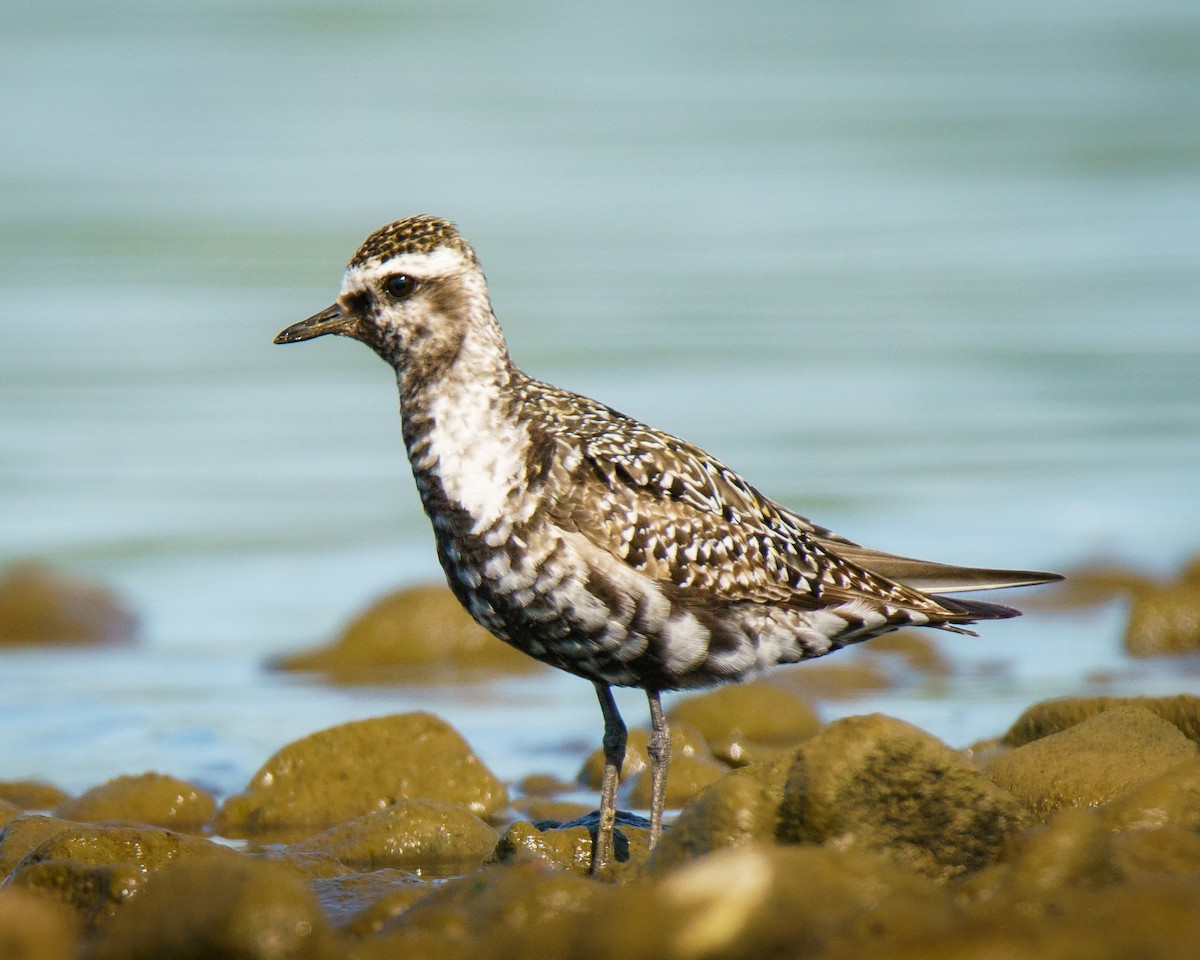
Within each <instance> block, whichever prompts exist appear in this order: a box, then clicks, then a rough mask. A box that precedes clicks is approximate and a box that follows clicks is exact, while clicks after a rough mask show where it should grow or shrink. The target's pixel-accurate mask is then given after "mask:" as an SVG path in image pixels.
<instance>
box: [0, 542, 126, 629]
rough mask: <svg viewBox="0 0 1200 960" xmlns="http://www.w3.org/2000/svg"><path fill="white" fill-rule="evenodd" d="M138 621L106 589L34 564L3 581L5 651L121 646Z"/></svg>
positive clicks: (0, 608) (0, 612)
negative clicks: (33, 647)
mask: <svg viewBox="0 0 1200 960" xmlns="http://www.w3.org/2000/svg"><path fill="white" fill-rule="evenodd" d="M136 626H137V620H136V618H135V617H134V616H133V614H132V613H130V612H129V611H128V610H127V609H125V607H124V606H123V605H122V604H121V602H120V601H119V600H118V599H117V598H116V597H115V596H114V595H113V594H112V593H110V592H109V591H108V590H107V589H105V588H104V587H101V586H98V585H96V584H91V583H86V582H84V581H83V580H79V579H76V578H74V577H68V576H66V575H64V574H61V573H56V572H55V571H53V570H50V569H49V568H48V567H45V566H43V565H42V564H40V563H36V562H33V561H26V562H23V563H17V564H13V565H12V566H10V567H9V568H8V569H7V570H6V571H5V573H4V576H3V577H0V646H6V645H41V644H47V645H49V644H90V643H121V642H124V641H127V640H130V639H132V638H133V635H134V631H135V629H136Z"/></svg>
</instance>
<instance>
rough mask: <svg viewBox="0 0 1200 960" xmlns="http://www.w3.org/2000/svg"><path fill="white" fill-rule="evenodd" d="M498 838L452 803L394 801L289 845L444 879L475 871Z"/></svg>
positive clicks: (372, 866)
mask: <svg viewBox="0 0 1200 960" xmlns="http://www.w3.org/2000/svg"><path fill="white" fill-rule="evenodd" d="M498 839H499V834H497V833H496V831H495V830H494V829H492V828H491V827H489V826H488V825H487V824H486V823H484V822H483V821H482V820H480V819H479V818H478V817H476V816H475V815H473V814H471V813H468V812H467V811H466V810H464V809H463V808H462V807H458V806H455V805H454V804H452V803H447V802H446V801H444V800H398V801H397V802H396V803H395V804H393V805H392V806H390V807H385V808H384V809H383V810H376V811H375V812H374V813H369V814H367V815H366V816H362V817H358V818H356V819H354V820H350V821H347V822H346V823H340V824H338V825H337V826H334V827H330V828H329V829H328V830H326V831H325V832H324V833H319V834H317V835H316V836H315V837H310V838H309V839H307V840H305V841H303V842H301V843H298V844H295V845H294V846H293V848H292V849H293V850H294V851H296V852H298V853H323V854H327V855H329V856H332V857H336V858H337V859H338V860H340V861H341V862H342V863H345V864H347V865H349V866H353V867H358V868H359V869H364V870H376V869H378V868H380V867H396V868H399V869H404V870H411V871H413V872H415V873H417V874H418V875H420V876H435V877H445V876H452V875H455V874H461V873H467V872H469V871H471V870H475V869H477V868H478V867H479V865H480V864H481V863H483V860H484V858H485V857H486V856H488V854H490V853H491V852H492V851H493V850H494V849H495V848H496V841H497V840H498Z"/></svg>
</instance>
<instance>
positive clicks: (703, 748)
mask: <svg viewBox="0 0 1200 960" xmlns="http://www.w3.org/2000/svg"><path fill="white" fill-rule="evenodd" d="M670 728H671V761H672V763H674V761H675V760H676V759H678V758H679V757H704V758H708V759H711V757H712V754H711V753H710V752H709V749H708V743H707V742H706V741H705V739H704V735H703V734H701V733H700V731H699V730H697V729H696V728H695V727H693V726H692V725H691V724H690V723H685V722H682V721H681V722H679V723H672V724H671V725H670ZM649 742H650V731H649V730H646V729H644V728H641V727H638V728H636V729H633V730H630V731H629V736H628V739H627V741H626V744H625V762H624V763H622V764H621V782H622V783H628V782H629V781H631V780H633V778H634V777H635V776H637V775H638V774H639V773H641V772H642V771H643V770H645V769H647V768H648V767H649V766H650V758H649V756H648V755H647V753H646V745H647V744H648V743H649ZM603 779H604V748H603V747H597V748H596V749H595V750H593V751H592V752H591V753H590V754H588V756H587V759H585V760H584V761H583V766H581V767H580V768H579V782H580V783H583V784H586V785H587V786H589V787H591V788H592V789H593V790H599V789H600V783H601V781H602V780H603Z"/></svg>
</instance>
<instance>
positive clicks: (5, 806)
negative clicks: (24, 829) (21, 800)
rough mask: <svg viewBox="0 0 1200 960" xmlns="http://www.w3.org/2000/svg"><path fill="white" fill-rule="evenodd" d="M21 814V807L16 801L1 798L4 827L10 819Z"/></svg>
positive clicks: (0, 804)
mask: <svg viewBox="0 0 1200 960" xmlns="http://www.w3.org/2000/svg"><path fill="white" fill-rule="evenodd" d="M20 815H21V808H20V807H18V806H17V805H16V804H15V803H9V802H8V801H7V800H0V827H3V826H4V825H5V824H7V823H8V822H9V821H10V820H16V819H17V817H19V816H20Z"/></svg>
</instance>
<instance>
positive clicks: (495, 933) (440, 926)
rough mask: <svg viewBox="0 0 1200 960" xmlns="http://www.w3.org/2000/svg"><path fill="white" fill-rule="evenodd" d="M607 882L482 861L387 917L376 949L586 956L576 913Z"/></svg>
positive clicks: (542, 959) (586, 937) (549, 958)
mask: <svg viewBox="0 0 1200 960" xmlns="http://www.w3.org/2000/svg"><path fill="white" fill-rule="evenodd" d="M609 889H610V888H608V887H607V886H605V885H604V884H599V883H595V882H593V881H591V880H588V879H586V878H584V877H581V876H579V875H577V874H576V873H573V872H569V871H561V870H554V869H550V868H548V867H547V866H546V865H545V864H544V863H522V864H516V865H513V866H504V867H486V868H484V870H483V871H482V872H481V873H476V874H471V875H469V876H465V877H459V878H457V879H455V880H449V881H447V882H446V883H443V884H441V885H439V887H438V889H437V890H435V891H434V892H432V893H430V894H429V896H427V897H423V898H421V899H420V900H418V901H417V902H416V903H415V904H413V905H412V906H411V907H410V908H409V909H408V910H406V911H404V912H403V913H402V914H401V915H400V916H399V917H398V918H397V919H396V920H395V921H393V922H392V923H390V924H388V925H387V926H386V927H385V928H384V930H383V937H382V938H381V940H380V941H379V943H380V946H381V947H383V948H385V950H386V952H385V953H381V954H380V956H389V957H401V956H437V957H439V958H441V957H451V958H455V957H470V958H479V957H506V958H509V957H511V958H514V960H515V958H518V957H537V958H538V960H558V958H563V960H565V958H569V957H578V956H587V955H588V954H587V953H586V952H583V951H581V950H580V949H579V947H580V945H581V944H587V943H588V942H589V941H590V939H591V931H590V930H588V929H587V928H585V927H583V926H582V923H583V918H584V916H586V915H587V914H588V911H589V909H590V908H591V906H592V904H594V903H596V902H598V901H599V900H601V899H602V898H603V897H604V896H605V894H606V893H607V891H608V890H609ZM609 922H611V921H609Z"/></svg>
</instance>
